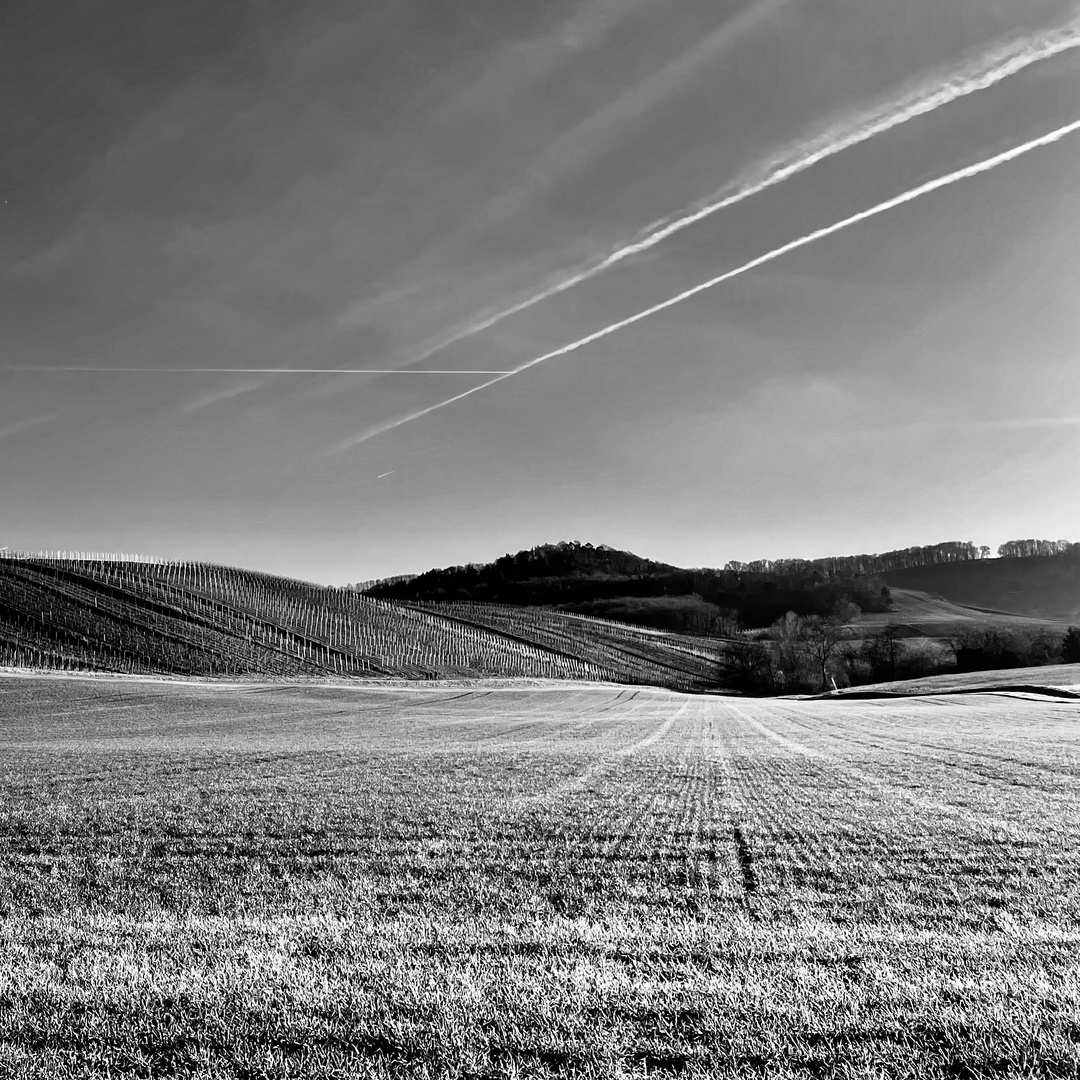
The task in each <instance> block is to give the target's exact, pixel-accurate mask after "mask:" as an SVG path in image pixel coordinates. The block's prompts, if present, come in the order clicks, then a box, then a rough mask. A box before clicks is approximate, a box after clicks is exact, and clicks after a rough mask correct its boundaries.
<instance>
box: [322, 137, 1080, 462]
mask: <svg viewBox="0 0 1080 1080" xmlns="http://www.w3.org/2000/svg"><path fill="white" fill-rule="evenodd" d="M1076 131H1080V120H1074V121H1073V122H1072V123H1071V124H1066V125H1065V126H1064V127H1059V128H1056V129H1055V130H1054V131H1051V132H1049V133H1048V134H1046V135H1040V136H1039V137H1038V138H1037V139H1031V140H1030V141H1028V142H1026V143H1022V144H1021V145H1020V146H1014V147H1013V148H1012V149H1011V150H1005V151H1003V152H1002V153H1000V154H995V155H994V156H993V157H989V158H986V159H984V160H983V161H979V162H976V163H975V164H974V165H966V166H965V167H964V168H962V169H957V170H956V171H955V172H951V173H948V174H947V175H946V176H940V177H938V178H937V179H936V180H929V181H927V182H926V183H925V184H920V185H919V186H918V187H914V188H911V189H910V190H908V191H905V192H904V193H903V194H902V195H896V196H894V197H893V198H891V199H886V200H885V202H880V203H878V204H877V205H876V206H871V207H870V208H869V209H868V210H860V211H859V213H857V214H852V215H851V217H846V218H844V219H842V220H841V221H837V222H834V223H833V224H832V225H826V226H825V227H824V228H821V229H815V230H814V231H813V232H811V233H807V234H806V235H805V236H800V237H799V238H798V239H797V240H792V241H790V242H789V243H787V244H783V245H782V246H781V247H778V248H774V249H773V250H772V251H769V252H766V253H765V254H764V255H759V256H758V257H757V258H756V259H751V260H750V261H749V262H746V263H743V264H742V265H741V266H737V267H735V268H734V269H733V270H726V271H725V272H724V273H722V274H718V275H717V276H716V277H714V278H710V279H709V280H708V281H703V282H702V283H701V284H700V285H695V286H693V287H692V288H690V289H685V290H684V291H683V292H681V293H678V294H677V295H675V296H672V297H670V298H669V299H667V300H663V301H661V302H660V303H659V304H653V305H652V307H647V308H645V310H644V311H639V312H638V313H637V314H636V315H630V316H629V317H628V318H625V319H620V320H619V321H618V322H614V323H611V324H610V325H609V326H605V327H604V328H603V329H601V330H597V331H595V332H594V333H592V334H588V335H587V336H585V337H583V338H578V339H577V341H572V342H570V344H569V345H563V346H562V347H561V348H558V349H554V350H553V351H551V352H549V353H544V354H543V356H537V357H535V358H534V359H532V360H528V361H526V362H525V363H524V364H519V365H518V366H517V367H516V368H514V369H513V370H512V371H509V372H506V373H504V374H502V375H498V376H497V377H496V378H494V379H488V380H487V381H485V382H482V383H481V384H480V385H479V386H474V387H473V388H472V389H471V390H465V391H464V392H462V393H460V394H455V395H454V396H453V397H450V398H446V400H444V401H440V402H438V403H437V404H435V405H429V406H428V407H427V408H425V409H418V410H417V411H416V412H413V413H409V414H408V415H407V416H402V417H399V418H398V419H397V420H391V421H389V422H388V423H385V424H382V425H380V426H379V427H376V428H373V429H371V430H369V431H366V432H364V433H363V434H362V435H357V436H354V437H353V438H351V439H346V440H345V441H344V442H341V443H339V444H338V445H337V446H336V447H335V448H334V449H335V450H336V451H339V452H340V451H342V450H347V449H349V448H350V447H353V446H358V445H359V444H360V443H363V442H367V440H368V439H373V438H374V437H375V436H376V435H381V434H382V433H383V432H385V431H391V430H392V429H394V428H397V427H401V426H402V425H403V424H408V423H410V422H411V421H413V420H419V419H420V418H421V417H422V416H427V415H428V413H433V412H435V411H436V410H437V409H443V408H445V407H446V406H447V405H452V404H454V402H456V401H461V399H462V398H466V397H468V396H469V395H470V394H475V393H477V392H478V391H480V390H484V389H486V388H487V387H489V386H494V385H495V384H496V383H498V382H502V381H503V380H504V379H509V378H511V377H512V376H514V375H520V374H521V372H523V371H528V369H529V368H532V367H536V365H537V364H542V363H544V361H545V360H554V359H555V357H557V356H565V355H566V354H567V353H571V352H575V351H576V350H577V349H580V348H583V347H584V346H586V345H591V344H592V343H593V342H594V341H599V340H600V339H601V338H605V337H607V336H608V335H609V334H614V333H615V332H616V331H617V330H622V329H624V328H625V327H627V326H632V325H633V324H634V323H636V322H641V320H642V319H647V318H649V316H650V315H655V314H656V313H657V312H659V311H664V310H665V309H666V308H670V307H674V306H675V305H676V304H681V303H682V302H683V301H684V300H689V299H690V298H691V297H692V296H697V295H698V293H702V292H705V291H706V290H707V289H712V288H715V287H716V286H717V285H720V284H722V283H723V282H725V281H730V280H731V279H732V278H735V277H738V276H739V275H740V274H745V273H746V272H747V271H748V270H754V269H756V268H757V267H759V266H764V265H765V263H770V262H772V261H773V260H774V259H779V258H780V257H781V256H783V255H787V254H788V253H789V252H792V251H796V250H798V249H799V248H801V247H806V246H807V244H812V243H814V242H815V241H816V240H821V239H823V238H824V237H826V236H831V235H832V234H833V233H837V232H840V231H841V230H842V229H847V228H849V227H850V226H852V225H857V224H858V223H859V222H860V221H866V220H867V218H872V217H876V216H877V215H878V214H883V213H884V212H885V211H886V210H892V209H893V208H894V207H896V206H902V205H903V204H904V203H909V202H911V201H912V200H913V199H918V198H920V197H921V196H923V195H929V194H930V192H932V191H937V190H938V189H939V188H943V187H948V186H949V185H950V184H955V183H958V182H959V181H961V180H967V179H970V178H971V177H973V176H979V175H980V174H982V173H985V172H990V170H991V169H996V168H997V167H998V166H999V165H1004V164H1005V163H1006V162H1009V161H1013V160H1015V159H1016V158H1018V157H1023V155H1024V154H1027V153H1030V152H1031V151H1032V150H1037V149H1038V148H1039V147H1042V146H1049V145H1050V144H1051V143H1056V142H1059V141H1060V140H1061V139H1064V138H1065V137H1066V136H1068V135H1071V134H1073V133H1074V132H1076Z"/></svg>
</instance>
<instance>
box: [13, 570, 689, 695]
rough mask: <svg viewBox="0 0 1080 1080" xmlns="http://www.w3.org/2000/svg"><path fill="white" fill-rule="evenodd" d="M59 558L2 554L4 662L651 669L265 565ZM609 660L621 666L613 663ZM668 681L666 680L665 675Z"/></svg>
mask: <svg viewBox="0 0 1080 1080" xmlns="http://www.w3.org/2000/svg"><path fill="white" fill-rule="evenodd" d="M60 554H61V555H62V556H63V557H56V556H54V557H48V558H46V557H42V556H33V555H26V554H12V553H0V664H2V665H5V666H17V667H33V668H46V669H61V670H99V671H123V672H131V673H153V672H162V673H174V674H185V675H265V676H296V675H314V676H325V675H337V676H361V677H379V676H389V677H405V678H437V677H439V676H449V675H456V676H480V675H497V676H517V677H532V678H555V679H602V680H620V681H638V682H640V681H643V680H648V679H649V678H650V674H652V673H651V672H650V673H647V672H646V671H644V670H637V671H631V670H630V666H628V664H627V662H626V661H627V658H626V656H625V654H623V655H620V656H618V657H616V656H615V654H614V653H612V650H610V649H608V648H606V647H601V648H599V649H598V650H597V649H591V648H590V647H589V643H590V634H582V635H578V637H577V638H576V639H575V640H574V641H573V642H570V641H569V640H566V641H563V642H562V644H561V645H560V644H558V643H557V642H555V640H554V638H553V639H552V641H551V642H548V641H546V640H545V635H544V634H532V635H531V636H530V635H525V634H520V633H517V632H516V631H514V630H510V631H509V632H508V631H506V630H503V629H502V628H500V627H499V626H496V625H494V623H493V622H491V621H490V620H489V621H488V623H486V624H485V623H484V622H478V621H476V620H473V619H461V618H458V617H454V616H453V613H450V612H447V613H439V612H434V611H427V610H418V609H416V608H415V607H406V606H404V605H401V604H398V603H394V602H390V601H382V600H376V599H373V598H370V597H366V596H363V595H360V594H357V593H354V592H351V591H348V590H341V589H334V588H328V587H326V586H320V585H315V584H310V583H307V582H301V581H294V580H291V579H288V578H282V577H276V576H274V575H269V574H261V573H256V572H252V571H247V570H237V569H232V568H229V567H223V566H216V565H213V564H207V563H194V562H166V561H162V560H154V559H145V558H140V557H134V558H119V557H110V556H99V555H97V554H96V553H92V554H91V555H90V556H89V557H67V556H68V554H69V553H60ZM448 616H449V617H448ZM547 636H549V637H550V635H547ZM591 636H592V637H596V638H599V637H600V635H598V634H592V635H591ZM568 644H572V645H574V647H573V648H567V647H564V646H566V645H568ZM613 658H614V659H616V660H617V663H614V664H613V663H610V662H609V661H610V660H611V659H613ZM646 666H648V665H646ZM656 673H659V674H662V675H664V674H665V672H662V671H659V669H657V672H656ZM669 675H670V672H666V676H669ZM662 681H663V682H664V684H665V685H671V684H672V683H671V679H670V678H669V677H665V678H664V679H663V680H662Z"/></svg>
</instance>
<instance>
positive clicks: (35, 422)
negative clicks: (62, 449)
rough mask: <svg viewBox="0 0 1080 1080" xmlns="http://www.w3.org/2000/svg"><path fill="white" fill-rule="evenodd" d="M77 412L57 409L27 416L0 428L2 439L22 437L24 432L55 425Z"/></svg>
mask: <svg viewBox="0 0 1080 1080" xmlns="http://www.w3.org/2000/svg"><path fill="white" fill-rule="evenodd" d="M77 411H78V410H77V409H75V408H67V409H57V410H56V411H55V412H48V413H42V414H41V415H40V416H27V417H24V418H23V419H22V420H15V421H13V422H12V423H10V424H4V425H2V426H0V439H10V438H14V437H15V436H16V435H22V434H23V432H26V431H33V430H34V429H35V428H39V427H45V426H46V425H47V424H55V423H56V422H57V421H58V420H61V419H63V418H64V417H65V416H70V415H71V414H72V413H74V412H77Z"/></svg>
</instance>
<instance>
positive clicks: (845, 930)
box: [0, 678, 1080, 1078]
mask: <svg viewBox="0 0 1080 1080" xmlns="http://www.w3.org/2000/svg"><path fill="white" fill-rule="evenodd" d="M1078 731H1080V704H1078V703H1077V702H1072V701H1067V700H1046V701H1036V700H1032V699H1030V698H1023V697H1013V696H1009V695H1004V694H997V695H990V694H987V695H974V694H972V695H965V696H962V697H945V698H914V699H910V700H899V701H897V700H889V701H880V702H877V701H864V700H859V701H842V700H833V701H782V700H771V701H752V700H744V699H739V700H732V699H721V698H710V697H685V696H680V695H677V694H673V693H668V692H664V691H652V690H634V689H626V688H620V687H580V688H573V687H570V688H568V687H567V686H565V685H563V686H555V687H544V686H538V687H532V688H526V687H519V688H509V687H504V688H491V689H472V690H470V689H466V688H462V689H458V690H453V689H438V690H437V689H431V688H425V689H387V690H380V689H372V688H369V689H355V688H353V689H334V688H317V687H313V686H307V687H287V686H266V687H263V686H250V687H237V688H222V687H207V686H195V685H188V684H172V685H169V684H164V683H162V684H154V683H145V684H138V683H129V682H123V681H104V680H99V681H94V680H66V679H40V680H35V679H22V678H20V679H3V680H0V770H2V773H3V783H4V791H5V798H4V801H3V804H2V806H0V1075H2V1076H4V1077H12V1078H18V1077H67V1076H71V1077H74V1076H79V1077H90V1076H94V1077H97V1076H108V1075H113V1076H118V1075H119V1076H151V1075H153V1076H172V1075H175V1076H197V1077H246V1078H255V1077H286V1076H305V1077H306V1076H311V1077H315V1076H327V1077H329V1076H432V1077H435V1076H440V1077H441V1076H451V1077H488V1076H492V1077H494V1076H520V1077H539V1076H556V1075H579V1076H597V1077H599V1076H605V1077H606V1076H646V1075H649V1076H655V1075H673V1074H681V1075H683V1076H718V1075H719V1076H777V1077H780V1076H813V1077H822V1076H834V1075H835V1076H897V1077H934V1076H938V1077H946V1076H949V1077H976V1076H995V1077H1000V1076H1076V1075H1077V1073H1078V1070H1080V850H1078V847H1080V845H1078V839H1080V829H1078V826H1080V736H1078Z"/></svg>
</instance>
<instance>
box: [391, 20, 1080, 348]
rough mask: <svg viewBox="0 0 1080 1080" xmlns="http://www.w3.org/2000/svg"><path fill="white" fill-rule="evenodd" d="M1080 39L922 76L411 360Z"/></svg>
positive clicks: (1070, 32) (1059, 37)
mask: <svg viewBox="0 0 1080 1080" xmlns="http://www.w3.org/2000/svg"><path fill="white" fill-rule="evenodd" d="M1078 47H1080V22H1078V21H1073V22H1071V23H1068V24H1066V25H1065V26H1063V27H1059V28H1057V29H1056V30H1053V31H1050V32H1048V33H1046V34H1043V35H1042V36H1040V37H1035V38H1020V39H1017V40H1014V41H1012V42H1009V43H1008V44H1006V45H1002V46H999V47H998V48H996V49H995V50H994V51H993V52H990V53H988V54H987V55H985V56H982V57H980V58H979V60H977V61H976V62H974V63H972V64H970V65H968V66H967V67H966V68H962V69H961V70H960V71H957V72H954V73H953V74H952V75H950V76H949V77H948V78H946V79H945V80H944V81H938V82H934V83H930V84H923V85H921V86H919V87H918V88H917V89H915V90H912V91H910V92H909V93H907V94H906V95H904V96H903V97H901V98H900V99H899V100H896V101H891V102H889V103H888V104H887V105H883V106H880V107H878V108H876V109H872V110H868V111H864V112H862V113H859V114H858V115H856V116H854V117H851V118H849V119H848V120H846V121H845V122H844V123H843V124H841V125H837V126H834V127H832V128H829V129H827V130H826V131H824V132H822V133H821V134H820V135H817V136H816V137H814V138H813V139H811V140H810V141H809V142H806V143H803V144H802V145H800V146H798V147H796V148H795V149H794V150H792V151H790V152H788V153H787V154H785V155H783V156H781V157H780V158H778V159H775V160H773V161H770V162H768V163H767V164H766V165H765V166H764V167H762V168H759V169H757V170H755V172H754V173H753V174H751V175H749V176H747V175H744V176H743V177H742V178H741V179H740V180H737V181H735V182H734V183H735V184H737V185H738V186H737V187H736V189H735V191H733V192H732V193H731V194H729V195H725V196H723V197H722V198H716V199H713V200H712V201H709V202H706V203H704V204H699V205H697V206H696V207H693V208H691V209H689V210H687V211H685V212H683V213H682V214H680V215H679V216H678V217H676V218H675V219H674V220H671V221H663V220H662V221H660V222H657V223H656V224H655V225H654V226H653V227H651V228H650V229H649V231H647V232H646V233H645V235H644V236H641V237H640V238H639V239H637V240H634V241H631V242H630V243H628V244H624V245H623V246H622V247H619V248H617V249H616V250H615V251H613V252H612V253H611V254H610V255H607V256H606V257H605V258H603V259H602V260H601V261H600V262H597V263H593V264H592V265H590V266H587V267H585V268H584V269H581V270H578V271H575V272H573V273H571V274H570V275H569V276H568V277H565V278H563V279H561V280H560V281H558V282H556V283H555V284H553V285H549V286H546V287H545V288H542V289H540V290H539V291H538V292H536V293H533V294H532V295H530V296H528V297H526V298H525V299H524V300H519V301H517V302H516V303H513V304H511V305H510V306H509V307H505V308H501V309H500V310H498V311H496V312H494V313H493V314H490V315H486V316H483V317H481V318H480V319H478V320H477V321H475V322H472V323H470V324H468V325H467V326H465V327H463V328H462V329H460V330H456V331H452V332H451V333H450V334H449V335H448V336H447V337H445V338H442V339H440V340H439V341H437V342H435V343H433V344H431V345H429V346H428V347H427V348H426V349H423V350H422V351H421V352H420V354H419V355H417V356H414V357H413V359H412V361H411V362H412V363H422V362H423V361H424V360H427V359H428V358H429V357H431V356H434V355H435V354H436V353H440V352H442V351H443V349H446V348H449V347H450V346H451V345H453V344H455V343H456V342H458V341H462V340H464V339H465V338H469V337H472V336H473V335H475V334H479V333H481V332H482V331H484V330H488V329H490V328H491V327H492V326H495V325H496V323H500V322H502V321H503V320H504V319H508V318H510V317H511V316H512V315H517V314H519V313H520V312H522V311H526V310H528V309H529V308H531V307H534V306H535V305H537V304H539V303H542V302H543V301H544V300H549V299H550V298H551V297H553V296H557V295H559V294H560V293H563V292H566V291H568V290H569V289H573V288H575V287H576V286H578V285H580V284H582V283H583V282H585V281H588V280H589V279H590V278H594V277H596V275H597V274H601V273H603V272H604V271H605V270H607V269H609V268H610V267H612V266H614V265H615V264H616V263H619V262H622V261H623V260H624V259H627V258H630V256H632V255H637V254H640V253H641V252H643V251H648V250H649V248H652V247H655V246H656V245H657V244H659V243H661V242H662V241H664V240H666V239H667V238H668V237H669V236H673V235H674V234H675V233H677V232H681V231H682V230H683V229H686V228H689V227H690V226H691V225H696V224H697V223H698V222H699V221H702V220H704V219H705V218H707V217H709V216H711V215H712V214H715V213H718V212H719V211H721V210H725V209H727V208H728V207H729V206H734V205H735V204H736V203H740V202H742V201H743V200H744V199H749V198H750V197H751V196H753V195H757V194H759V193H760V192H762V191H765V190H767V189H768V188H771V187H775V186H776V185H777V184H781V183H783V182H784V181H785V180H788V179H790V178H791V177H792V176H795V175H797V174H798V173H801V172H805V171H806V170H807V169H809V168H811V166H813V165H816V164H817V163H818V162H819V161H823V160H824V159H825V158H829V157H832V156H833V155H834V154H839V153H841V152H843V151H844V150H848V149H850V148H851V147H853V146H857V145H858V144H859V143H862V142H866V141H867V140H868V139H872V138H874V136H876V135H881V134H883V133H884V132H886V131H889V130H890V129H891V128H894V127H898V126H899V125H901V124H906V123H907V122H908V121H909V120H914V119H916V118H917V117H919V116H924V115H925V114H926V113H930V112H933V111H934V110H935V109H939V108H941V107H942V106H943V105H948V104H949V103H950V102H953V101H956V100H957V98H961V97H965V96H967V95H968V94H973V93H975V92H976V91H977V90H986V89H988V88H989V87H991V86H994V85H995V84H997V83H999V82H1001V81H1002V80H1003V79H1007V78H1008V77H1009V76H1010V75H1015V74H1017V73H1018V72H1020V71H1023V70H1024V69H1025V68H1027V67H1030V66H1031V65H1032V64H1036V63H1038V62H1039V61H1041V60H1048V59H1050V58H1051V57H1053V56H1057V55H1058V54H1059V53H1063V52H1067V51H1069V50H1070V49H1075V48H1078Z"/></svg>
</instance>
